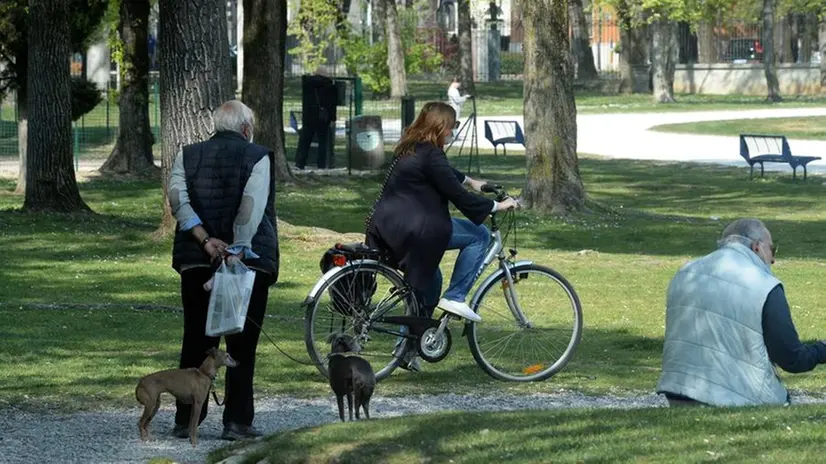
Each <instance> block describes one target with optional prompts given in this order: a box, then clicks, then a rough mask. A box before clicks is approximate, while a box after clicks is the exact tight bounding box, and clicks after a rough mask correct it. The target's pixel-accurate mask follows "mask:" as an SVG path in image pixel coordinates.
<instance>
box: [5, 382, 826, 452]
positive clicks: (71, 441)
mask: <svg viewBox="0 0 826 464" xmlns="http://www.w3.org/2000/svg"><path fill="white" fill-rule="evenodd" d="M823 401H824V400H823V399H816V398H813V397H809V396H806V395H795V397H794V402H795V403H813V402H823ZM170 403H171V401H170V398H169V397H166V396H165V397H164V406H163V407H162V408H161V410H160V411H159V412H158V415H157V416H156V417H155V419H154V420H153V421H152V424H151V425H150V432H151V433H152V437H151V439H150V441H148V442H146V443H144V442H141V441H140V440H139V438H138V432H137V425H136V424H137V419H138V416H139V414H140V412H141V410H140V409H139V407H138V406H136V407H134V408H129V409H109V410H104V411H96V412H81V413H73V414H45V413H29V412H23V411H20V410H16V409H5V410H0V430H2V431H3V433H2V434H0V462H4V463H5V462H8V463H52V462H55V463H56V462H60V463H67V464H68V463H92V462H94V463H101V464H103V463H127V462H129V463H131V462H141V463H143V462H147V461H148V460H149V459H151V458H154V457H166V458H170V459H174V460H175V461H177V462H181V463H190V462H204V461H205V460H206V456H207V454H208V453H209V452H210V451H211V450H213V449H215V448H220V447H222V446H225V445H226V444H227V443H228V442H225V441H222V440H220V438H219V437H220V434H221V414H220V411H219V410H218V409H216V408H215V406H214V405H212V408H211V412H210V415H209V416H208V417H207V419H206V420H205V421H204V423H203V424H202V425H201V428H200V430H199V433H198V438H199V442H198V447H197V448H196V449H194V450H193V449H192V447H191V446H190V445H189V441H187V440H180V439H174V438H171V437H170V436H169V434H168V432H169V431H170V430H171V429H172V421H173V416H174V410H173V407H172V405H171V404H170ZM370 406H371V413H372V415H373V416H374V418H384V417H395V416H401V415H408V414H423V413H431V412H440V411H448V410H460V411H511V410H517V409H559V408H582V407H585V408H621V409H630V408H648V407H664V406H666V402H665V400H664V399H663V398H662V397H659V396H657V395H654V394H644V395H637V396H625V397H618V396H610V395H609V396H585V395H582V394H579V393H575V392H558V393H551V394H532V395H520V396H517V395H504V394H503V395H495V396H478V395H456V394H446V395H437V396H429V395H417V396H408V397H393V398H385V397H381V396H377V397H375V398H374V400H373V401H372V402H371V404H370ZM256 409H257V412H256V418H255V425H256V426H257V427H258V428H260V429H261V431H262V432H264V433H266V434H271V433H274V432H278V431H281V430H288V429H295V428H299V427H306V426H312V425H321V424H327V423H331V422H335V421H336V420H338V417H337V416H338V413H337V409H336V407H335V401H334V398H333V397H332V396H330V397H329V398H316V399H298V398H293V397H286V396H285V397H271V398H265V399H259V400H257V401H256Z"/></svg>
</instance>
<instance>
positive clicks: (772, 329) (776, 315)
mask: <svg viewBox="0 0 826 464" xmlns="http://www.w3.org/2000/svg"><path fill="white" fill-rule="evenodd" d="M763 340H764V341H765V343H766V350H767V351H768V353H769V359H770V360H771V361H772V362H773V363H775V364H777V365H778V366H780V368H781V369H783V370H784V371H786V372H791V373H799V372H808V371H810V370H812V369H814V368H815V366H817V365H818V364H821V363H826V344H823V343H820V342H815V343H810V344H803V343H801V342H800V337H799V336H798V335H797V329H795V327H794V322H792V315H791V312H790V311H789V302H788V301H787V300H786V293H785V292H784V291H783V286H782V285H778V286H777V287H775V288H774V290H772V291H771V292H770V293H769V296H768V297H766V303H765V304H764V305H763Z"/></svg>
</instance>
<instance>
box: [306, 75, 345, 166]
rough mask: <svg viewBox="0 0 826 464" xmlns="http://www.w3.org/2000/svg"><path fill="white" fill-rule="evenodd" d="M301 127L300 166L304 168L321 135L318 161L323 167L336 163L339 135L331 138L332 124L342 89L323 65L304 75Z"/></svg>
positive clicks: (318, 164)
mask: <svg viewBox="0 0 826 464" xmlns="http://www.w3.org/2000/svg"><path fill="white" fill-rule="evenodd" d="M301 86H302V93H301V106H302V113H301V131H300V134H299V136H298V148H297V150H296V155H295V167H296V169H299V170H303V169H304V167H305V166H306V165H307V158H308V157H309V155H310V144H311V143H312V142H313V137H315V136H316V135H317V136H318V153H317V156H316V165H317V166H318V168H319V169H327V168H329V167H332V166H331V165H332V159H331V157H332V156H331V155H330V153H329V151H330V149H331V148H332V146H331V144H333V143H335V138H334V136H333V140H330V138H331V128H332V126H333V124H335V121H336V103H337V102H338V93H337V91H336V84H335V81H333V79H331V78H330V77H329V76H327V75H326V73H325V72H324V71H323V69H322V68H319V69H318V70H316V72H315V73H314V74H313V75H311V76H303V77H302V79H301Z"/></svg>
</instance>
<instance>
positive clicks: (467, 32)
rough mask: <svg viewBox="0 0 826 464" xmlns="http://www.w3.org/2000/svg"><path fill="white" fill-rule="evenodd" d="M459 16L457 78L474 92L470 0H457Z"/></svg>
mask: <svg viewBox="0 0 826 464" xmlns="http://www.w3.org/2000/svg"><path fill="white" fill-rule="evenodd" d="M457 8H458V16H459V80H460V81H461V82H462V88H463V89H464V90H465V91H466V92H468V93H470V94H475V93H476V85H475V84H474V82H473V81H474V79H473V38H472V37H471V26H472V24H471V20H470V0H458V5H457Z"/></svg>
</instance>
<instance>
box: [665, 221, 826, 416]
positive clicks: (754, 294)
mask: <svg viewBox="0 0 826 464" xmlns="http://www.w3.org/2000/svg"><path fill="white" fill-rule="evenodd" d="M776 253H777V247H776V245H775V244H774V241H773V240H772V235H771V233H770V232H769V230H768V229H767V228H766V226H765V225H764V224H763V222H761V221H760V220H757V219H740V220H737V221H734V222H733V223H731V224H729V226H728V227H726V228H725V230H724V231H723V234H722V238H721V240H720V241H719V248H718V249H717V250H716V251H714V252H712V253H711V254H709V255H706V256H704V257H703V258H700V259H697V260H695V261H692V262H690V263H688V264H686V265H685V266H683V267H682V268H681V269H680V270H679V271H678V272H677V275H676V276H675V277H674V278H673V280H672V281H671V284H670V285H669V288H668V297H667V307H666V316H665V344H664V346H663V368H662V375H661V377H660V381H659V383H658V385H657V392H658V393H661V394H665V396H666V398H668V401H669V403H670V404H671V405H672V406H677V405H698V404H700V405H713V406H745V405H761V404H786V403H788V402H789V395H788V392H787V391H786V388H785V387H784V386H783V383H782V382H781V380H780V378H779V377H778V375H777V373H776V371H775V365H777V366H779V367H780V368H782V369H783V370H785V371H787V372H792V373H799V372H808V371H810V370H812V369H814V368H815V367H816V366H817V365H818V364H822V363H824V362H826V343H824V342H822V341H818V342H815V343H811V344H803V343H801V342H800V338H799V337H798V334H797V330H796V329H795V326H794V323H793V322H792V317H791V314H790V312H789V304H788V302H787V301H786V295H785V293H784V290H783V284H782V283H781V282H780V280H778V279H777V278H776V277H775V276H774V275H773V274H772V271H771V265H772V264H774V259H775V254H776Z"/></svg>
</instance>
